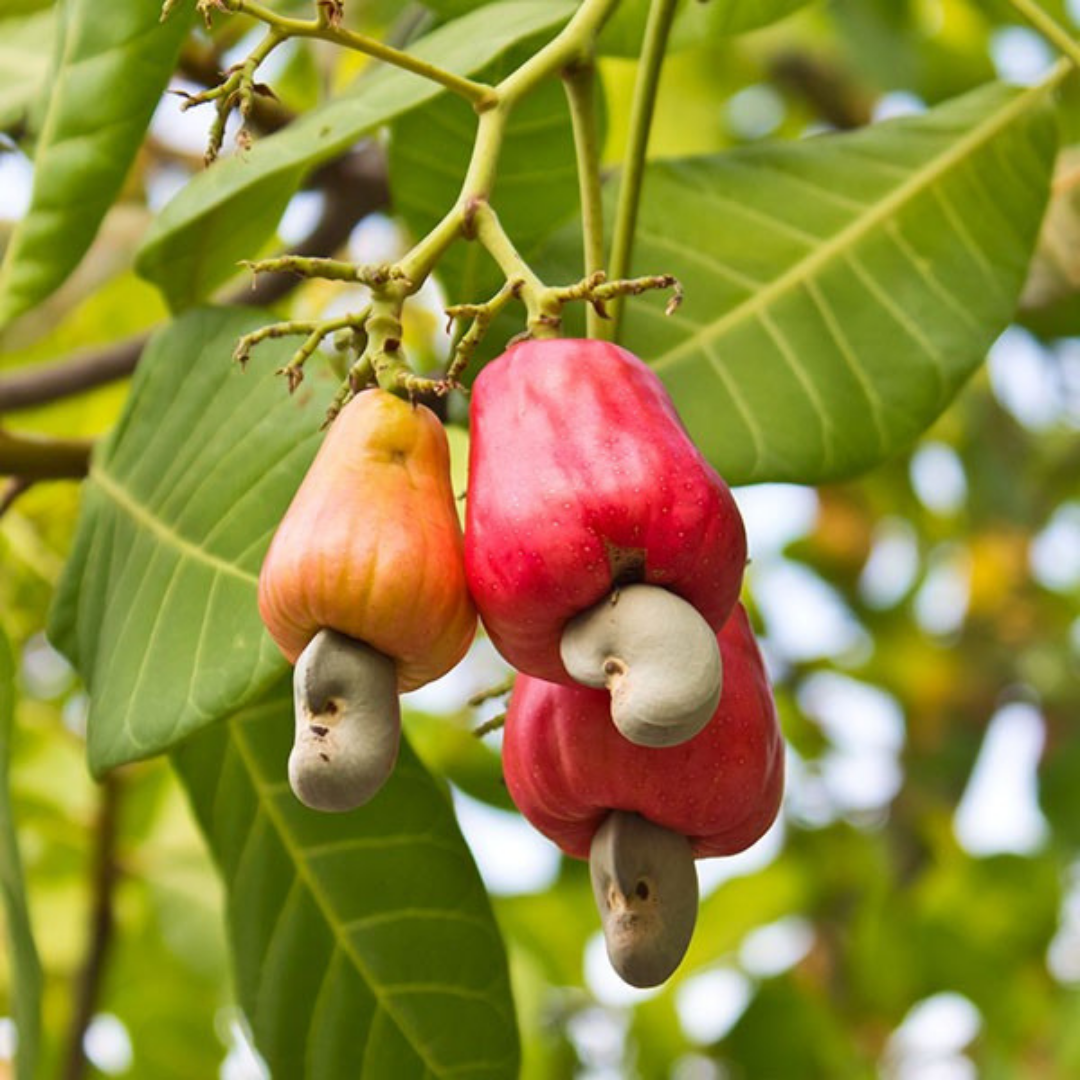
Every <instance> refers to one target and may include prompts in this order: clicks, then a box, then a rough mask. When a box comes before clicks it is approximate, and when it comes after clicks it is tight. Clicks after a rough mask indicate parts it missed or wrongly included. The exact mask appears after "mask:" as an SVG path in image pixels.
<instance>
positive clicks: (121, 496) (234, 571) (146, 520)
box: [89, 466, 259, 588]
mask: <svg viewBox="0 0 1080 1080" xmlns="http://www.w3.org/2000/svg"><path fill="white" fill-rule="evenodd" d="M89 479H90V480H91V481H92V482H93V483H95V484H97V486H98V487H99V488H100V489H101V490H102V491H103V492H104V493H105V494H106V495H107V496H108V497H109V498H110V499H111V500H112V501H113V503H115V504H116V505H117V506H118V507H119V508H120V509H121V510H123V511H124V513H125V514H127V515H128V516H129V517H130V518H131V519H132V520H133V521H134V522H135V523H136V524H137V525H141V526H142V527H143V528H145V529H147V530H149V531H150V532H151V533H153V534H154V536H155V537H157V539H158V540H160V541H161V542H162V543H163V544H164V545H165V546H166V547H171V548H174V549H175V550H176V551H178V552H179V553H180V554H181V555H182V556H184V557H185V558H188V559H192V560H194V561H195V562H200V563H202V564H203V565H204V566H208V567H210V569H212V570H214V571H215V572H216V573H219V574H226V575H228V576H229V577H234V578H236V579H238V580H239V581H242V582H244V583H245V584H246V585H250V586H251V587H252V588H256V587H257V586H258V583H259V579H258V578H257V577H256V576H255V575H254V574H249V573H248V572H247V571H246V570H241V569H240V567H238V566H236V565H235V564H233V563H231V562H229V561H228V560H227V559H222V558H220V557H219V556H217V555H214V554H212V553H211V552H209V551H207V550H206V549H205V548H201V547H199V545H198V544H193V543H192V542H191V541H190V540H187V539H185V538H184V537H183V536H181V535H180V534H179V533H178V532H176V531H175V530H174V529H172V528H170V527H169V526H168V525H167V524H166V523H165V522H164V521H162V520H161V519H160V518H159V517H155V515H154V514H152V513H151V512H150V511H149V510H148V509H147V508H146V507H145V506H143V505H142V504H141V503H140V502H138V501H137V500H136V499H135V498H134V497H133V496H132V495H131V493H130V492H128V491H127V489H126V488H124V487H121V485H120V484H118V483H117V482H116V481H115V480H114V479H113V478H112V477H111V476H109V474H108V473H107V472H106V471H105V470H104V469H102V468H100V467H97V466H94V467H92V468H91V469H90V477H89Z"/></svg>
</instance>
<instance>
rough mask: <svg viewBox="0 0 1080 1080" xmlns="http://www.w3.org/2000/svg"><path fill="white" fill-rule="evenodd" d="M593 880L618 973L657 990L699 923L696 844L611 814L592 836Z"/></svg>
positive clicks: (639, 820)
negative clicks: (694, 854)
mask: <svg viewBox="0 0 1080 1080" xmlns="http://www.w3.org/2000/svg"><path fill="white" fill-rule="evenodd" d="M589 876H590V877H591V878H592V887H593V896H594V897H595V898H596V906H597V907H598V908H599V909H600V921H601V922H602V923H603V927H604V942H605V944H606V945H607V954H608V957H609V959H610V960H611V964H612V967H614V968H615V970H616V971H617V972H618V973H619V975H620V976H621V977H622V978H623V979H624V980H625V981H626V982H628V983H629V984H630V985H631V986H659V984H660V983H662V982H663V981H664V980H665V979H666V978H668V976H669V975H671V973H672V972H673V971H674V970H675V969H676V968H677V967H678V966H679V962H680V961H681V960H682V958H683V956H684V955H685V953H686V949H687V946H688V945H689V944H690V938H691V936H692V935H693V933H694V923H695V921H696V920H697V906H698V883H697V874H696V873H695V872H694V856H693V853H692V851H691V848H690V841H689V840H687V839H686V837H685V836H683V835H682V834H680V833H677V832H673V831H672V830H671V829H665V828H662V827H661V826H659V825H654V824H653V823H652V822H651V821H648V820H647V819H646V818H643V817H641V816H640V815H638V814H631V813H627V812H626V811H624V810H612V811H611V813H610V814H608V816H607V817H606V818H605V819H604V823H603V824H602V825H601V826H600V828H599V829H597V830H596V834H595V835H594V836H593V840H592V847H591V848H590V850H589Z"/></svg>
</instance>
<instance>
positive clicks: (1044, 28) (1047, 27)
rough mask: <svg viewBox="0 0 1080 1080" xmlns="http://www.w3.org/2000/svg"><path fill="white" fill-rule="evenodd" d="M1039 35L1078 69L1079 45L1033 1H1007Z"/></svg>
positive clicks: (1079, 61) (1079, 59)
mask: <svg viewBox="0 0 1080 1080" xmlns="http://www.w3.org/2000/svg"><path fill="white" fill-rule="evenodd" d="M1009 2H1010V3H1011V4H1012V6H1013V7H1014V8H1016V10H1017V11H1019V12H1020V14H1021V15H1022V16H1023V17H1024V18H1025V19H1027V21H1028V22H1029V23H1031V25H1032V26H1034V27H1035V29H1036V30H1038V31H1039V33H1040V34H1042V35H1043V37H1045V38H1046V39H1047V40H1048V41H1050V42H1052V43H1053V44H1054V45H1056V46H1057V47H1058V48H1059V49H1060V50H1061V51H1062V52H1063V53H1064V54H1065V55H1066V56H1067V57H1068V58H1069V59H1070V60H1071V61H1072V62H1073V63H1074V64H1075V65H1076V66H1077V67H1080V43H1078V42H1077V41H1076V40H1075V39H1074V38H1073V37H1072V36H1071V35H1070V34H1069V32H1068V31H1067V30H1066V29H1065V28H1064V27H1063V26H1061V25H1060V23H1058V22H1057V20H1055V19H1054V18H1052V17H1051V16H1050V15H1048V14H1047V13H1046V12H1045V11H1044V10H1043V9H1042V7H1041V6H1040V5H1039V4H1037V3H1036V2H1035V0H1009Z"/></svg>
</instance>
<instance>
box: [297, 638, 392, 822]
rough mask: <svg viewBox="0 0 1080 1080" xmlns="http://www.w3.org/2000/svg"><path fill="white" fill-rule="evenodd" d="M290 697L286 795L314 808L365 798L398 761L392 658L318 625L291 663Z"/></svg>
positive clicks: (350, 804)
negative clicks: (292, 727) (292, 723)
mask: <svg viewBox="0 0 1080 1080" xmlns="http://www.w3.org/2000/svg"><path fill="white" fill-rule="evenodd" d="M293 700H294V702H295V708H296V733H295V737H294V742H293V748H292V753H290V754H289V784H290V786H291V787H292V789H293V793H294V794H295V795H296V797H297V798H298V799H299V800H300V801H301V802H302V803H304V805H305V806H310V807H311V808H312V809H313V810H352V809H354V808H355V807H357V806H361V805H362V804H363V803H366V802H367V801H368V800H369V799H370V798H372V796H374V794H375V793H376V792H377V791H378V790H379V788H380V787H382V785H383V784H384V783H385V782H386V780H387V778H388V777H389V776H390V773H391V771H392V770H393V768H394V762H395V761H396V760H397V753H398V742H399V739H400V735H401V711H400V706H399V704H398V696H397V673H396V671H395V668H394V661H393V660H391V659H390V657H388V656H384V655H383V654H382V653H380V652H376V651H375V649H373V648H371V647H370V646H369V645H365V644H364V643H363V642H362V641H357V640H355V639H354V638H350V637H346V636H345V635H344V634H339V633H338V632H337V631H336V630H320V631H319V632H318V633H317V634H316V635H315V637H313V638H312V639H311V641H310V642H309V644H308V645H307V647H306V648H305V649H304V651H303V652H302V653H301V654H300V657H299V659H298V660H297V661H296V670H295V671H294V672H293Z"/></svg>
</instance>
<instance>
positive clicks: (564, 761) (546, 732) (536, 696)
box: [503, 605, 784, 859]
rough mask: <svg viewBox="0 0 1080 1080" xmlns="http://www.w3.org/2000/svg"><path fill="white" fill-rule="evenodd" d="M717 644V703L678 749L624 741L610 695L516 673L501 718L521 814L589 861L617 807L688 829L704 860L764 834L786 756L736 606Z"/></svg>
mask: <svg viewBox="0 0 1080 1080" xmlns="http://www.w3.org/2000/svg"><path fill="white" fill-rule="evenodd" d="M718 643H719V646H720V653H721V656H722V657H723V665H724V686H723V692H722V694H721V697H720V704H719V706H718V707H717V709H716V712H715V713H714V715H713V717H712V719H711V720H710V721H709V722H708V724H706V725H705V727H704V728H703V729H702V730H701V731H700V732H699V733H698V734H697V735H695V736H694V737H693V738H691V739H689V740H688V741H686V742H683V743H681V744H680V745H678V746H668V747H662V748H648V747H642V746H637V745H635V744H633V743H631V742H629V741H628V740H626V739H624V738H623V737H622V736H621V735H620V734H619V732H618V730H617V729H616V728H615V727H614V726H613V725H612V723H611V720H610V714H609V709H610V699H609V696H608V694H607V693H606V692H605V691H603V690H593V689H589V688H588V687H583V686H564V685H558V684H555V683H551V682H547V681H545V680H542V679H536V678H532V677H530V676H528V675H519V676H518V677H517V679H516V681H515V684H514V691H513V694H512V696H511V699H510V706H509V710H508V713H507V717H506V726H505V730H504V737H503V771H504V774H505V777H506V784H507V787H508V788H509V791H510V795H511V796H512V797H513V800H514V802H515V803H516V804H517V806H518V808H519V809H520V810H521V812H522V813H523V814H524V815H525V817H526V818H528V819H529V821H531V822H532V824H533V825H535V826H536V828H538V829H539V830H540V831H541V832H542V833H544V834H545V835H546V836H548V837H549V838H550V839H552V840H553V841H555V843H556V844H558V845H559V847H561V848H562V849H563V850H564V851H565V852H567V854H569V855H573V856H575V857H577V858H580V859H585V858H588V856H589V848H590V845H591V844H592V841H593V837H594V835H595V834H596V832H597V830H598V829H599V828H600V826H601V825H602V824H603V822H604V820H605V819H606V818H607V816H608V814H609V813H610V812H611V811H612V810H619V811H627V812H631V813H635V814H638V815H640V816H641V817H643V818H645V819H646V820H647V821H649V822H652V823H653V824H654V825H657V826H660V827H661V828H664V829H668V830H671V831H673V832H675V833H679V834H681V835H682V836H684V837H686V839H687V840H688V841H689V843H690V847H691V849H692V851H693V854H694V856H695V857H698V858H702V857H705V856H712V855H732V854H734V853H735V852H738V851H741V850H743V849H744V848H746V847H749V846H750V844H752V843H753V842H754V841H755V840H757V839H758V838H759V837H760V836H761V835H762V834H763V833H764V832H765V830H766V829H767V828H768V827H769V825H770V824H771V823H772V821H773V819H774V818H775V816H776V813H777V810H778V808H779V805H780V798H781V794H782V788H783V776H784V757H783V744H782V740H781V735H780V730H779V726H778V724H777V718H776V709H775V706H774V704H773V698H772V692H771V691H770V689H769V684H768V680H767V677H766V674H765V668H764V665H763V663H762V660H761V654H760V653H759V651H758V648H757V644H756V642H755V641H754V635H753V631H752V630H751V628H750V623H749V620H748V619H747V617H746V612H745V611H744V609H743V608H742V606H741V605H737V606H736V608H735V610H734V612H733V613H732V615H731V617H730V619H729V620H728V622H727V623H726V624H725V626H724V627H723V629H722V630H721V632H720V633H719V635H718ZM673 677H678V676H677V675H673Z"/></svg>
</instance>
